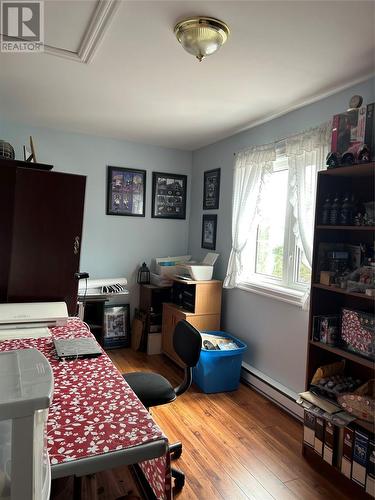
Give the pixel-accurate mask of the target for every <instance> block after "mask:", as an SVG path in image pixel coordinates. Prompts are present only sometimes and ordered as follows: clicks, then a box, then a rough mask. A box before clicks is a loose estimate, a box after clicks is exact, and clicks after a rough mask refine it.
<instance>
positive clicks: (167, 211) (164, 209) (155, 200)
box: [151, 172, 187, 219]
mask: <svg viewBox="0 0 375 500" xmlns="http://www.w3.org/2000/svg"><path fill="white" fill-rule="evenodd" d="M186 184H187V176H186V175H178V174H163V173H160V172H152V213H151V216H152V217H155V218H158V219H185V218H186Z"/></svg>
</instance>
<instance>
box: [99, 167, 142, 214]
mask: <svg viewBox="0 0 375 500" xmlns="http://www.w3.org/2000/svg"><path fill="white" fill-rule="evenodd" d="M146 178H147V172H146V170H138V169H134V168H124V167H112V166H108V170H107V211H106V213H107V215H126V216H131V217H145V204H146Z"/></svg>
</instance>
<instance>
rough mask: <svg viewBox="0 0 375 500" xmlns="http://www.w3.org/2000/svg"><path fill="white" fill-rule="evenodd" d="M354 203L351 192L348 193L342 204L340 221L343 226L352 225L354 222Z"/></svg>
mask: <svg viewBox="0 0 375 500" xmlns="http://www.w3.org/2000/svg"><path fill="white" fill-rule="evenodd" d="M351 207H352V204H351V199H350V195H349V193H346V194H345V195H344V198H343V202H342V205H341V210H340V216H339V220H338V222H339V223H340V224H341V225H342V226H350V225H351V224H352V222H353V220H352V216H353V214H352V208H351Z"/></svg>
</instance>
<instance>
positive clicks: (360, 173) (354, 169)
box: [319, 161, 375, 177]
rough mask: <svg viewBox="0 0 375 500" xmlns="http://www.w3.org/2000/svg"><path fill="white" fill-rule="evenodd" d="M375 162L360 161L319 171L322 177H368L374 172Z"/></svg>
mask: <svg viewBox="0 0 375 500" xmlns="http://www.w3.org/2000/svg"><path fill="white" fill-rule="evenodd" d="M374 167H375V162H374V161H372V162H370V163H359V164H357V165H351V166H349V167H338V168H329V169H327V170H322V171H321V172H319V176H320V177H336V176H337V177H367V176H370V175H372V174H373V170H374Z"/></svg>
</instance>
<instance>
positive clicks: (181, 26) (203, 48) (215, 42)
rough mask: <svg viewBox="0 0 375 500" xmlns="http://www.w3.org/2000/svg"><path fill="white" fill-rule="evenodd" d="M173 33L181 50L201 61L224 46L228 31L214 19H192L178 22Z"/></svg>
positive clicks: (220, 22)
mask: <svg viewBox="0 0 375 500" xmlns="http://www.w3.org/2000/svg"><path fill="white" fill-rule="evenodd" d="M174 33H175V35H176V38H177V40H178V41H179V42H180V44H181V45H182V46H183V48H184V49H185V50H186V51H187V52H189V54H192V55H194V56H195V57H196V58H197V59H198V60H199V61H202V59H203V58H205V57H206V56H210V55H211V54H214V53H215V52H216V51H217V50H219V48H220V47H221V46H222V45H224V43H225V42H226V41H227V39H228V36H229V33H230V30H229V27H228V26H227V25H226V24H225V23H223V21H219V19H215V18H214V17H192V18H189V19H184V20H183V21H180V22H178V23H177V24H176V26H175V28H174Z"/></svg>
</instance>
